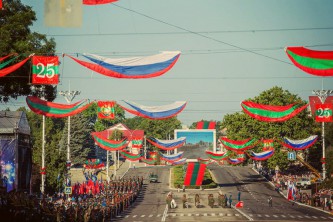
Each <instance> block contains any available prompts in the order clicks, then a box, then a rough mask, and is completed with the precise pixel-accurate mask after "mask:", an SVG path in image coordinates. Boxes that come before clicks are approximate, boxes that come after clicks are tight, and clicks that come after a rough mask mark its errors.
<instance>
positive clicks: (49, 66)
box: [32, 56, 59, 85]
mask: <svg viewBox="0 0 333 222" xmlns="http://www.w3.org/2000/svg"><path fill="white" fill-rule="evenodd" d="M58 83H59V59H58V56H33V57H32V84H43V85H56V84H58Z"/></svg>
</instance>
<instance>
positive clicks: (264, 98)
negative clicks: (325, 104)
mask: <svg viewBox="0 0 333 222" xmlns="http://www.w3.org/2000/svg"><path fill="white" fill-rule="evenodd" d="M248 100H249V101H253V102H256V103H260V104H265V105H274V106H283V105H288V104H291V103H301V104H302V105H304V104H306V103H307V102H306V101H302V100H301V98H300V97H299V96H297V95H295V94H291V93H290V92H289V91H287V90H283V89H282V88H280V87H273V88H271V89H269V90H266V91H264V92H262V93H261V94H260V95H259V96H257V97H254V98H252V99H251V98H250V99H248ZM221 127H222V128H221V129H223V128H227V136H228V138H230V139H233V140H243V139H247V138H256V139H275V142H274V148H275V154H274V155H273V156H272V157H271V158H270V159H269V160H268V161H267V162H264V163H266V164H267V165H268V166H269V167H270V168H275V166H276V165H278V166H279V167H280V169H285V168H287V166H288V164H289V161H288V160H287V154H286V153H285V152H282V151H283V150H281V144H280V143H279V142H278V141H279V140H280V141H281V140H282V139H283V137H288V138H291V139H295V140H296V139H304V138H307V137H308V136H310V135H316V134H319V129H318V127H317V125H316V124H315V122H314V120H313V118H312V117H309V113H308V111H307V110H304V111H302V112H301V113H299V114H298V115H297V116H295V117H293V118H291V119H289V120H287V121H284V122H273V123H272V122H261V121H258V120H256V119H253V118H251V117H250V116H248V115H247V114H245V113H244V112H237V113H233V114H228V115H226V116H225V117H224V119H223V121H222V123H221ZM313 149H315V148H313ZM254 151H255V152H262V144H259V145H257V146H256V147H255V148H254ZM281 152H282V153H281Z"/></svg>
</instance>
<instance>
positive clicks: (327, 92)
mask: <svg viewBox="0 0 333 222" xmlns="http://www.w3.org/2000/svg"><path fill="white" fill-rule="evenodd" d="M312 93H313V94H316V96H318V98H319V99H320V101H321V103H325V100H326V98H327V97H328V96H329V95H330V94H332V93H333V90H324V89H321V90H313V91H312ZM321 133H322V134H321V135H322V138H323V142H322V145H323V157H322V166H323V180H325V179H326V160H325V158H326V155H325V122H322V123H321Z"/></svg>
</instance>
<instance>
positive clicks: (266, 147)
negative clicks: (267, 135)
mask: <svg viewBox="0 0 333 222" xmlns="http://www.w3.org/2000/svg"><path fill="white" fill-rule="evenodd" d="M262 142H263V144H264V147H263V148H262V150H263V151H267V150H272V149H274V140H273V139H266V140H262Z"/></svg>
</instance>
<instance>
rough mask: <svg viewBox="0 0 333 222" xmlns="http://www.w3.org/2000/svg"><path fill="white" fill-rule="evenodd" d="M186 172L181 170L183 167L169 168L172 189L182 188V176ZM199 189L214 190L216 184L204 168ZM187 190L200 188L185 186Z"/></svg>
mask: <svg viewBox="0 0 333 222" xmlns="http://www.w3.org/2000/svg"><path fill="white" fill-rule="evenodd" d="M185 174H186V172H184V170H183V166H174V167H172V168H171V184H172V185H173V187H174V188H176V187H178V185H180V187H182V186H183V184H184V176H185ZM201 187H202V188H203V189H209V188H216V187H217V184H216V183H215V182H214V181H213V178H212V175H211V173H210V171H209V170H208V169H207V168H206V170H205V175H204V179H203V181H202V185H201ZM186 188H187V189H200V186H186Z"/></svg>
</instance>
